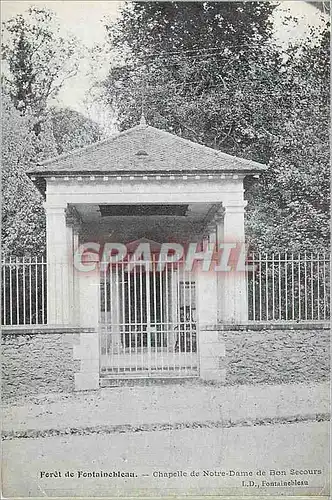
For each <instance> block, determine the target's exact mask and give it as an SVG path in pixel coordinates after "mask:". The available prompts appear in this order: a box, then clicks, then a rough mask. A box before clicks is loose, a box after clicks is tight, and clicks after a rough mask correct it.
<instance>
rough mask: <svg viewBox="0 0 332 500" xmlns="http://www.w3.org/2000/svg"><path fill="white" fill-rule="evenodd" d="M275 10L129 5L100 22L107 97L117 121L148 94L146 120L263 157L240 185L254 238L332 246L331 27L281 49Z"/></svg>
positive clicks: (263, 6) (130, 115)
mask: <svg viewBox="0 0 332 500" xmlns="http://www.w3.org/2000/svg"><path fill="white" fill-rule="evenodd" d="M273 8H274V7H273V6H272V5H271V4H270V3H269V2H243V3H242V2H241V3H240V2H206V3H196V2H172V3H171V2H131V3H129V4H127V5H126V6H125V8H124V10H123V12H122V16H121V17H120V18H119V20H118V21H117V22H116V23H115V24H114V25H107V26H106V29H107V32H108V35H109V43H110V48H111V50H112V55H113V56H114V55H116V54H119V57H118V60H117V63H116V64H114V65H113V67H112V69H111V71H110V73H109V75H108V78H107V79H106V81H105V82H104V83H103V85H104V89H105V99H106V100H107V102H108V103H109V104H111V105H112V106H113V108H114V109H116V110H117V112H118V115H119V122H120V127H121V128H127V127H128V126H131V125H133V124H135V123H137V122H138V119H139V114H140V112H141V109H140V108H141V106H140V103H141V102H142V101H144V107H145V113H146V115H147V117H148V121H149V123H150V124H151V125H155V126H159V127H161V128H164V129H166V130H168V131H170V132H173V133H176V134H178V135H181V136H184V137H186V138H188V139H191V140H193V141H196V142H199V143H202V144H205V145H207V146H210V147H213V148H216V149H220V150H222V151H225V152H227V153H229V154H233V155H236V156H242V157H246V158H248V159H253V160H256V161H261V162H263V163H266V164H268V165H269V168H268V170H267V172H266V173H264V174H263V175H262V176H261V179H260V180H259V181H258V182H256V183H254V184H252V183H251V182H247V193H248V198H249V204H248V210H247V212H248V221H247V234H248V235H249V238H250V240H251V243H252V246H253V247H255V248H258V247H260V248H261V249H266V250H269V251H271V250H276V249H278V250H286V249H289V250H294V251H295V250H297V249H299V248H303V247H306V246H307V245H308V244H309V242H310V247H311V248H313V247H315V249H317V245H318V246H319V248H321V247H323V246H325V247H326V246H327V245H328V224H327V219H328V209H327V207H328V204H326V203H324V202H323V200H324V199H327V198H328V193H329V190H328V177H329V174H328V160H327V158H328V156H327V154H328V153H327V151H328V150H327V148H328V138H327V131H328V116H329V110H328V88H329V86H328V75H327V68H328V66H329V65H328V61H329V53H328V41H329V31H328V26H326V29H324V30H322V31H320V32H318V33H314V32H313V33H312V38H313V39H314V41H313V40H304V41H302V42H301V43H299V44H298V45H296V46H291V47H289V48H286V49H284V50H282V49H281V48H279V47H277V46H276V44H275V43H274V42H273V38H272V21H271V13H272V12H273ZM324 68H325V70H324ZM304 137H305V142H303V140H304ZM313 228H314V229H313Z"/></svg>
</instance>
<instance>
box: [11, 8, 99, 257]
mask: <svg viewBox="0 0 332 500" xmlns="http://www.w3.org/2000/svg"><path fill="white" fill-rule="evenodd" d="M3 35H4V43H3V47H2V58H3V60H4V62H5V63H6V71H5V72H4V76H3V82H2V83H3V90H4V92H3V97H4V99H3V109H2V118H3V137H2V146H3V148H2V166H3V169H2V170H3V179H2V180H3V185H2V190H3V213H2V215H3V224H2V241H3V253H4V255H11V256H23V255H29V254H31V255H35V254H41V253H43V252H44V251H45V244H46V234H45V213H44V209H43V200H42V197H41V195H40V193H39V192H38V191H37V189H36V188H35V187H34V185H33V183H32V182H31V180H30V179H29V178H28V177H27V176H26V174H25V172H26V170H28V169H29V168H31V167H32V166H33V164H34V163H36V162H38V161H41V160H43V159H46V158H49V157H53V156H56V155H57V154H58V153H62V152H64V151H68V150H69V149H75V148H78V147H81V146H84V145H86V144H90V143H91V142H94V141H96V140H98V139H99V138H100V133H99V129H98V126H97V125H96V124H95V123H94V122H93V121H92V120H89V119H88V118H85V117H84V116H83V115H81V114H80V113H78V112H76V111H73V110H70V109H55V108H53V107H50V103H51V101H52V98H53V97H55V96H56V95H57V93H58V92H59V90H60V89H61V87H62V85H63V83H64V81H65V80H66V79H67V78H70V77H71V76H72V75H74V74H75V72H76V69H77V64H78V55H79V46H78V43H77V42H76V40H75V39H74V38H73V37H70V36H67V37H66V38H64V37H63V36H62V35H61V34H60V26H59V24H58V22H57V21H56V18H55V15H54V13H52V12H51V11H49V10H46V9H43V8H38V7H32V8H30V9H29V10H28V14H27V15H24V16H23V15H17V16H15V17H13V18H12V19H10V20H9V21H7V22H6V23H4V24H3Z"/></svg>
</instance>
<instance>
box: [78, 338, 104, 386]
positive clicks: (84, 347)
mask: <svg viewBox="0 0 332 500" xmlns="http://www.w3.org/2000/svg"><path fill="white" fill-rule="evenodd" d="M73 357H74V359H75V360H79V361H80V371H79V372H78V373H75V391H88V390H93V389H99V335H98V330H93V331H91V332H83V333H81V335H80V343H79V345H77V346H75V347H74V352H73Z"/></svg>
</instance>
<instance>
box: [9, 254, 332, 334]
mask: <svg viewBox="0 0 332 500" xmlns="http://www.w3.org/2000/svg"><path fill="white" fill-rule="evenodd" d="M247 264H248V266H249V269H250V268H251V270H249V271H248V273H247V295H248V318H249V320H250V321H254V322H260V321H287V320H288V321H324V320H329V319H330V275H331V272H330V271H331V268H330V264H331V263H330V255H329V254H323V253H320V254H306V253H303V254H297V255H294V254H251V255H250V256H249V258H248V260H247ZM1 271H2V281H1V305H2V308H1V323H2V325H33V324H40V325H42V324H46V323H47V300H46V291H47V265H46V261H45V259H44V258H43V257H33V258H32V257H28V258H9V259H7V260H4V261H2V266H1ZM108 279H110V277H108ZM121 279H122V278H121ZM125 279H127V280H128V285H127V287H133V286H134V285H133V283H134V281H132V282H130V280H131V279H132V280H134V279H135V280H139V279H140V278H137V276H136V278H132V277H131V275H129V276H126V277H125ZM145 279H146V278H145ZM154 279H156V280H157V281H154ZM158 279H159V281H158ZM168 279H169V276H168V275H165V276H162V277H161V278H154V276H152V281H151V279H150V278H149V277H148V280H150V282H149V283H150V284H149V286H151V287H152V292H153V291H154V287H156V290H155V294H154V295H153V296H152V299H151V300H150V303H149V305H148V306H149V307H150V309H152V313H154V308H155V307H156V305H157V304H159V302H162V301H163V300H164V301H165V304H166V301H167V300H169V295H167V294H166V295H164V294H163V293H160V290H159V289H160V286H161V287H162V289H163V288H165V287H166V288H167V287H168V286H169V283H168V281H167V280H168ZM142 280H143V281H142V283H141V284H142V286H144V287H147V286H148V285H147V282H146V281H144V279H143V278H142ZM104 282H105V275H104V274H102V275H101V287H102V293H101V309H102V311H101V312H102V313H103V312H104V314H105V313H106V310H105V307H106V306H105V303H103V301H104V299H105V297H108V296H107V295H106V296H105V286H106V292H107V286H109V285H104V284H103V283H104ZM160 283H161V285H160ZM103 287H104V288H103ZM128 290H129V289H128ZM128 290H127V291H125V292H122V291H121V294H122V293H125V299H126V300H127V301H128V303H129V302H130V301H131V305H128V311H131V312H130V313H129V312H128V313H126V314H127V316H128V315H129V314H130V315H132V317H131V318H130V320H129V316H128V318H127V317H126V320H125V321H124V320H123V319H122V320H121V322H126V321H127V320H128V321H127V322H131V320H132V319H133V318H135V316H134V315H135V312H134V310H135V307H134V309H133V307H132V301H133V300H135V295H133V296H132V295H131V294H132V292H130V293H129V292H128ZM152 292H151V293H152ZM107 293H110V291H109V292H107ZM181 293H182V294H183V296H184V297H185V296H186V294H187V297H189V296H190V294H189V292H187V291H186V290H184V291H183V292H181ZM158 294H159V295H158ZM121 296H122V295H121ZM137 297H138V298H137ZM141 300H142V297H141V295H138V296H136V301H139V304H138V302H137V304H136V305H139V306H140V303H141ZM186 300H187V299H186ZM188 300H189V299H188ZM165 304H164V305H163V306H162V308H163V310H164V309H165V307H166V306H165ZM121 307H123V306H122V305H121ZM139 310H140V309H139V307H138V308H137V311H139ZM167 310H168V309H167V307H166V309H165V311H167ZM152 313H151V314H152ZM136 314H138V313H136ZM139 314H140V313H139ZM165 314H166V312H165ZM167 314H168V313H167ZM155 316H156V317H155V319H154V320H153V322H155V323H158V321H161V320H160V318H159V317H158V315H157V314H156V315H155ZM165 321H166V319H165V318H163V322H164V323H165ZM102 322H103V321H102ZM104 322H107V321H105V320H104ZM166 322H167V321H166Z"/></svg>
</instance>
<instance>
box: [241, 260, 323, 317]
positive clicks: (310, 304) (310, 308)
mask: <svg viewBox="0 0 332 500" xmlns="http://www.w3.org/2000/svg"><path fill="white" fill-rule="evenodd" d="M247 263H248V266H250V267H251V268H252V270H251V271H250V270H249V271H248V279H247V292H248V316H249V320H252V321H284V320H285V321H324V320H328V319H329V318H330V255H329V254H322V253H321V254H319V253H317V254H313V253H311V254H306V253H303V254H297V255H294V254H287V253H285V254H280V253H279V254H272V255H268V254H261V253H259V254H252V255H250V256H249V258H248V260H247Z"/></svg>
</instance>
